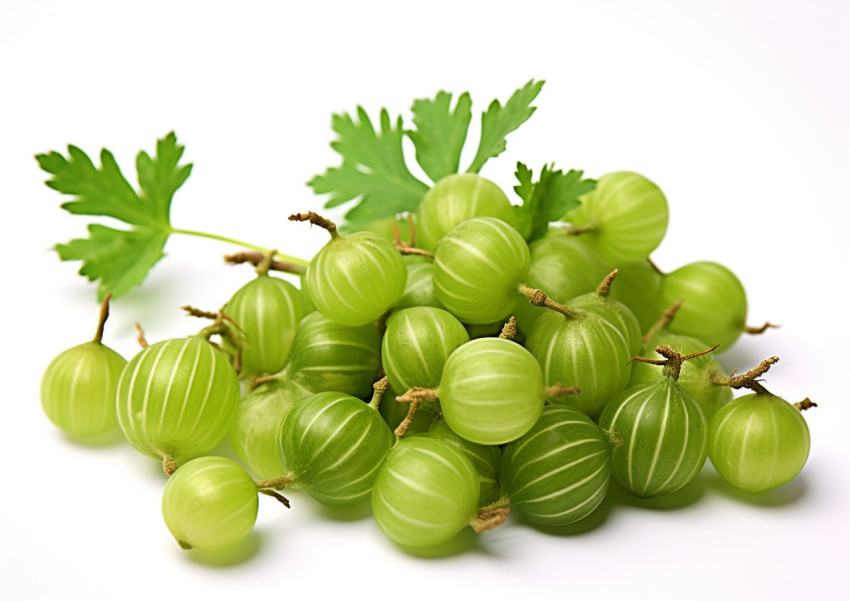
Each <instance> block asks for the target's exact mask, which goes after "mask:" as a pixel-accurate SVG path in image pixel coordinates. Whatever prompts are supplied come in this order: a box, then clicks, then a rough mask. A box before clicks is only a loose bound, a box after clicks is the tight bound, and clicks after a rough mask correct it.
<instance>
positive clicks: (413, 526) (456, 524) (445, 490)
mask: <svg viewBox="0 0 850 601" xmlns="http://www.w3.org/2000/svg"><path fill="white" fill-rule="evenodd" d="M478 496H479V476H478V473H477V472H476V471H475V467H474V466H473V465H472V462H471V461H470V460H469V458H468V457H467V456H466V454H465V453H464V452H463V451H462V450H460V449H459V448H457V447H456V446H455V445H453V444H451V443H448V442H445V441H443V440H439V439H437V438H430V437H427V436H414V437H412V438H405V439H401V440H399V441H398V443H397V444H396V445H395V446H394V447H393V448H392V450H391V451H390V453H389V455H387V458H386V461H384V464H383V465H382V466H381V469H380V471H379V472H378V477H377V479H376V480H375V486H374V490H373V491H372V514H373V515H374V516H375V521H376V522H377V523H378V526H379V527H380V528H381V530H382V531H383V532H384V534H386V535H387V536H388V537H389V538H390V539H391V540H393V541H394V542H396V543H398V544H399V545H402V546H406V547H416V548H424V547H433V546H436V545H440V544H443V543H446V542H448V541H450V540H451V539H453V538H454V537H455V536H457V534H458V533H459V532H460V531H461V530H463V529H464V528H466V527H467V526H472V527H473V529H475V530H476V531H481V530H485V529H488V528H492V527H494V526H496V525H498V524H499V523H501V522H503V521H504V518H505V517H506V515H507V514H506V512H505V511H500V512H498V513H497V514H496V516H495V517H489V516H488V517H484V516H479V511H478Z"/></svg>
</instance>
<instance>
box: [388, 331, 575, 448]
mask: <svg viewBox="0 0 850 601" xmlns="http://www.w3.org/2000/svg"><path fill="white" fill-rule="evenodd" d="M558 384H560V383H558ZM573 392H575V391H574V390H573V389H563V388H561V387H560V386H553V387H552V388H551V389H547V388H546V387H545V386H544V384H543V373H542V371H541V369H540V365H538V363H537V361H536V360H535V358H534V356H533V355H532V354H531V353H530V352H528V351H527V350H526V349H525V348H523V347H522V346H520V345H519V344H517V343H515V342H513V341H511V340H507V339H505V338H478V339H476V340H472V341H470V342H467V343H466V344H464V345H462V346H459V347H458V348H457V349H455V351H454V352H453V353H452V354H451V355H449V358H448V360H447V361H446V364H445V366H444V367H443V375H442V377H441V378H440V385H439V388H437V389H423V388H413V389H411V390H409V391H408V392H406V393H405V394H404V395H403V396H402V397H400V398H399V400H403V401H409V402H419V401H421V400H422V399H429V400H436V399H438V400H439V402H440V410H441V412H442V415H443V418H444V419H445V420H446V423H447V424H448V425H449V427H450V428H451V429H452V430H454V431H455V432H456V433H457V434H458V435H460V436H461V437H463V438H465V439H466V440H468V441H470V442H475V443H478V444H483V445H497V444H503V443H506V442H510V441H512V440H516V439H517V438H519V437H520V436H522V435H523V434H525V433H526V432H527V431H528V430H529V429H530V428H531V427H532V426H533V425H534V422H536V421H537V418H539V417H540V412H541V411H543V404H544V402H545V401H546V398H547V397H548V396H553V395H558V394H570V393H573Z"/></svg>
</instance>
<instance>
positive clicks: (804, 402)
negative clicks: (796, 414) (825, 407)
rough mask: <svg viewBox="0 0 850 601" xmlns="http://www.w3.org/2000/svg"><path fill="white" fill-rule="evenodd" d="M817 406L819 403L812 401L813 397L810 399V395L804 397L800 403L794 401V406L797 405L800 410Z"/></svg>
mask: <svg viewBox="0 0 850 601" xmlns="http://www.w3.org/2000/svg"><path fill="white" fill-rule="evenodd" d="M817 406H818V404H817V403H814V402H812V399H810V398H809V397H806V398H804V399H803V400H802V401H800V402H799V403H794V407H796V408H797V410H798V411H806V410H808V409H811V408H812V407H817Z"/></svg>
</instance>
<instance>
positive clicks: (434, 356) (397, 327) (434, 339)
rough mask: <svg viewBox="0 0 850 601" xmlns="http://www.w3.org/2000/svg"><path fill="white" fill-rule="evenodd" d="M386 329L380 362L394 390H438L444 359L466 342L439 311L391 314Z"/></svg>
mask: <svg viewBox="0 0 850 601" xmlns="http://www.w3.org/2000/svg"><path fill="white" fill-rule="evenodd" d="M386 325H387V330H386V332H384V338H383V341H382V343H381V359H382V363H383V366H384V371H385V372H386V374H387V378H388V379H389V382H390V386H392V387H393V388H394V389H395V390H408V389H410V388H413V387H414V386H421V387H424V388H434V387H436V386H438V385H439V384H440V376H441V375H442V373H443V365H445V363H446V359H448V357H449V355H451V353H452V351H454V350H455V349H456V348H457V347H459V346H460V345H462V344H464V343H466V342H469V334H467V332H466V329H465V328H464V327H463V324H462V323H460V322H459V321H458V320H457V319H456V318H455V317H454V316H453V315H452V314H451V313H449V312H448V311H444V310H443V309H436V308H433V307H412V308H410V309H403V310H402V311H396V312H394V313H393V314H392V315H391V316H390V317H389V319H387V324H386Z"/></svg>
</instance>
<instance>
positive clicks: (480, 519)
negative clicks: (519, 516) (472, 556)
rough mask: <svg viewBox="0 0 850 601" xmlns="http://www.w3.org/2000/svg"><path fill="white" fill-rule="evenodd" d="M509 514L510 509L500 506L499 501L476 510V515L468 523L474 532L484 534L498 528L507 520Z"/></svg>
mask: <svg viewBox="0 0 850 601" xmlns="http://www.w3.org/2000/svg"><path fill="white" fill-rule="evenodd" d="M510 512H511V508H510V507H505V506H503V505H501V503H500V502H499V501H497V502H496V503H493V504H492V505H488V506H486V507H482V508H481V509H479V510H478V515H477V516H475V519H473V520H472V522H470V524H469V525H470V526H472V529H473V530H475V532H479V533H480V532H485V531H487V530H492V529H493V528H498V527H499V526H501V525H502V524H504V523H505V522H506V521H507V520H508V515H509V514H510Z"/></svg>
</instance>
